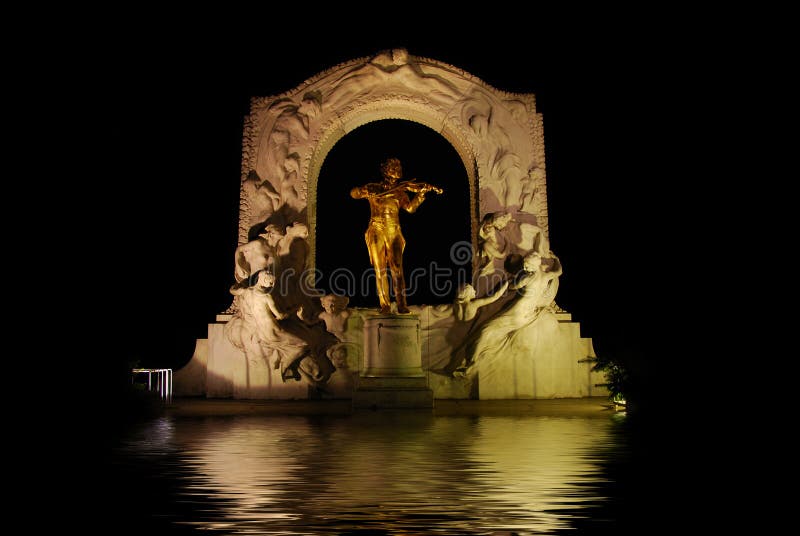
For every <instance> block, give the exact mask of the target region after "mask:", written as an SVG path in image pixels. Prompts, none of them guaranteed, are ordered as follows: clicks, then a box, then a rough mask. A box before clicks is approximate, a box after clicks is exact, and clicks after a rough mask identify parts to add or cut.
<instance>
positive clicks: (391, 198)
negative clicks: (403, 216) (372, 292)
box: [350, 158, 443, 314]
mask: <svg viewBox="0 0 800 536" xmlns="http://www.w3.org/2000/svg"><path fill="white" fill-rule="evenodd" d="M381 173H382V174H383V181H382V182H371V183H369V184H365V185H364V186H358V187H356V188H353V189H352V190H351V192H350V196H351V197H352V198H353V199H365V198H366V199H367V200H368V201H369V208H370V217H369V227H367V232H366V233H365V234H364V239H365V240H366V242H367V249H368V250H369V261H370V262H371V263H372V266H373V268H375V282H376V284H377V287H378V298H379V299H380V302H381V313H389V312H391V309H390V300H389V279H388V274H387V273H386V266H387V265H388V266H389V271H391V274H392V284H393V285H394V294H395V296H396V298H397V312H398V313H401V314H403V313H408V305H407V304H406V283H405V280H404V279H403V250H404V249H405V247H406V241H405V239H404V238H403V233H402V232H400V218H399V215H400V209H401V208H402V209H405V210H406V212H410V213H413V212H415V211H416V210H417V208H418V207H419V206H420V205H421V204H422V202H423V201H425V194H426V193H428V192H436V193H437V194H441V193H442V192H443V190H442V189H441V188H437V187H436V186H432V185H430V184H427V183H425V182H417V181H415V180H413V179H412V180H410V181H403V182H400V183H398V182H397V181H398V180H400V177H402V176H403V168H402V166H401V165H400V160H398V159H397V158H389V159H388V160H386V161H385V162H384V163H383V164H381ZM406 192H414V193H415V194H417V195H415V196H414V199H413V200H409V198H408V194H407V193H406Z"/></svg>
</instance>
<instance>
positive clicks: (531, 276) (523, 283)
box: [509, 273, 536, 289]
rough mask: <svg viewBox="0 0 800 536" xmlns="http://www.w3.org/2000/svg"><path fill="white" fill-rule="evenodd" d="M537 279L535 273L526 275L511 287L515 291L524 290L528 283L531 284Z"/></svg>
mask: <svg viewBox="0 0 800 536" xmlns="http://www.w3.org/2000/svg"><path fill="white" fill-rule="evenodd" d="M535 277H536V274H535V273H533V274H525V275H524V276H522V277H520V278H519V279H517V280H516V281H514V282H513V283H511V284H510V285H509V287H510V288H513V289H517V288H522V287H524V286H526V285H527V284H528V283H530V282H531V281H532V280H533V279H534V278H535Z"/></svg>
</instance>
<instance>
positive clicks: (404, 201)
mask: <svg viewBox="0 0 800 536" xmlns="http://www.w3.org/2000/svg"><path fill="white" fill-rule="evenodd" d="M400 196H401V197H400V206H401V207H403V208H404V209H405V210H406V212H409V213H411V214H413V213H414V212H416V211H417V209H418V208H419V206H420V205H421V204H422V202H423V201H425V192H424V191H421V192H419V193H418V194H417V195H415V196H414V199H412V200H411V201H409V200H408V194H406V193H405V192H400Z"/></svg>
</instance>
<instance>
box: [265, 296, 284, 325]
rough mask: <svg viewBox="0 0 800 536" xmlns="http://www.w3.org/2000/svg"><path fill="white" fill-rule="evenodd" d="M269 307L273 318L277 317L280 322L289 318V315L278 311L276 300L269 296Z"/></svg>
mask: <svg viewBox="0 0 800 536" xmlns="http://www.w3.org/2000/svg"><path fill="white" fill-rule="evenodd" d="M267 306H268V307H269V310H270V311H272V314H273V316H275V318H277V319H278V320H283V319H284V318H286V317H287V316H289V315H288V314H286V313H282V312H280V311H279V310H278V307H277V306H276V305H275V300H273V299H272V296H269V295H268V296H267Z"/></svg>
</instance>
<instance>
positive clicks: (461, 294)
mask: <svg viewBox="0 0 800 536" xmlns="http://www.w3.org/2000/svg"><path fill="white" fill-rule="evenodd" d="M458 299H459V300H473V299H475V287H473V286H472V285H470V284H469V283H465V284H463V285H461V288H459V289H458Z"/></svg>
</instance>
